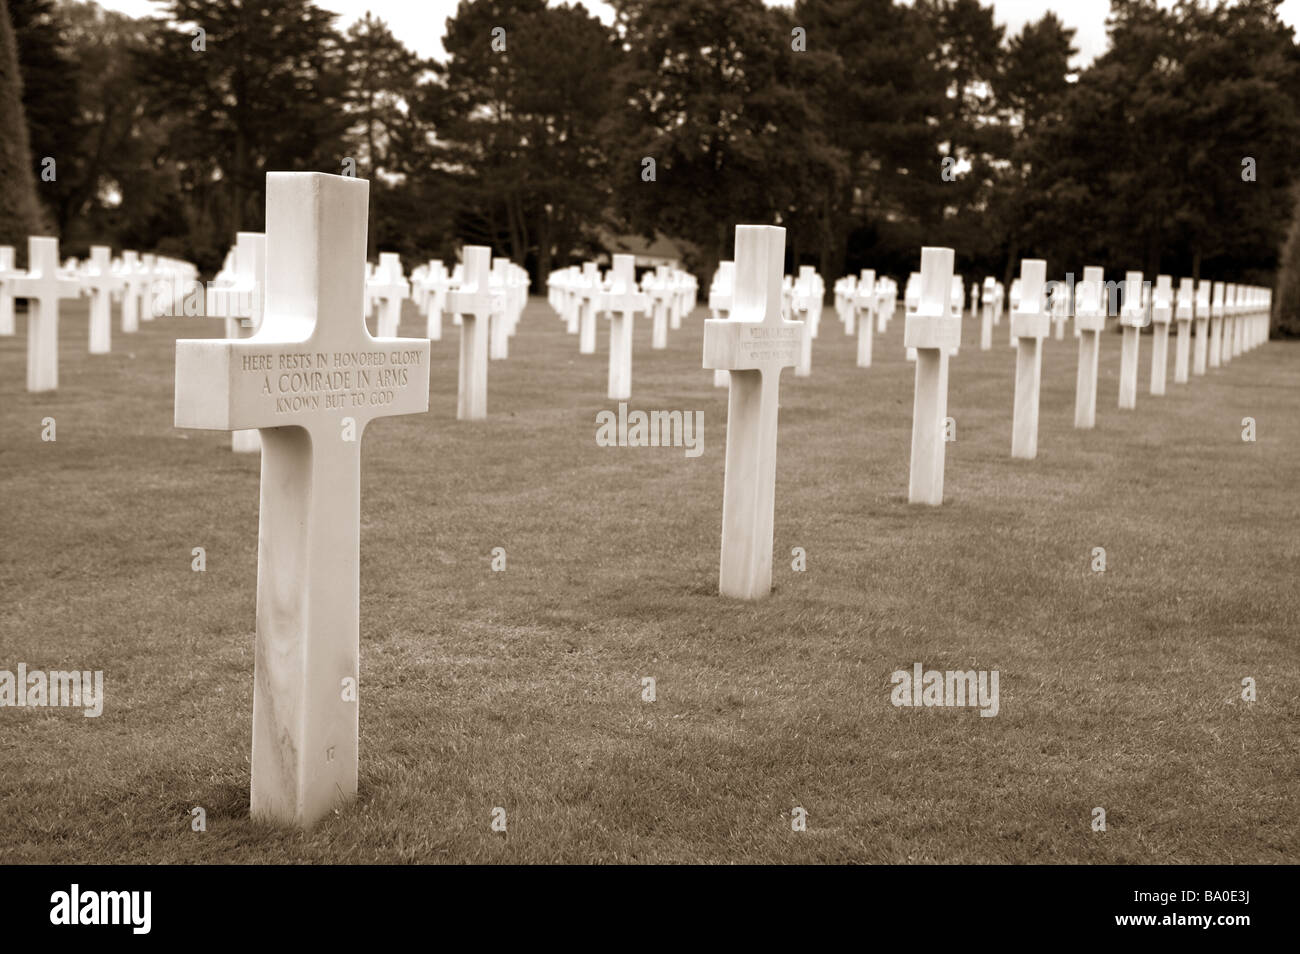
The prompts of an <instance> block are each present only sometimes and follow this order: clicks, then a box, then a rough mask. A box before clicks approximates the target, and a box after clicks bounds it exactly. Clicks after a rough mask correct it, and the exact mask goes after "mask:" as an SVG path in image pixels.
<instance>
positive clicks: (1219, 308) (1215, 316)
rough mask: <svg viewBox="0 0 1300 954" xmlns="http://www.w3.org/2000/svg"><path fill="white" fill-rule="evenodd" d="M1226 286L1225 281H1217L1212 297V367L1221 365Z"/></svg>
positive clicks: (1210, 344)
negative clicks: (1220, 355)
mask: <svg viewBox="0 0 1300 954" xmlns="http://www.w3.org/2000/svg"><path fill="white" fill-rule="evenodd" d="M1224 290H1225V286H1224V284H1223V282H1215V283H1214V290H1213V292H1212V293H1211V297H1210V312H1209V314H1210V335H1209V349H1210V367H1212V368H1217V367H1218V366H1219V354H1220V352H1221V351H1222V350H1223V298H1224Z"/></svg>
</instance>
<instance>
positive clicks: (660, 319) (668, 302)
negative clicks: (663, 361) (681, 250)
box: [642, 265, 674, 351]
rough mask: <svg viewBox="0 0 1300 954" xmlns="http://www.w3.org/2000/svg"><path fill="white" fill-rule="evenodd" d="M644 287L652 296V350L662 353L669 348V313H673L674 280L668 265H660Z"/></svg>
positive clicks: (647, 277) (643, 283) (645, 282)
mask: <svg viewBox="0 0 1300 954" xmlns="http://www.w3.org/2000/svg"><path fill="white" fill-rule="evenodd" d="M646 279H647V280H646V281H644V282H642V285H643V286H644V287H645V288H646V289H647V290H648V291H649V294H650V309H651V314H652V315H653V317H654V324H653V326H652V328H651V331H650V348H651V349H652V350H654V351H662V350H663V349H665V348H667V347H668V313H669V312H670V311H672V300H673V292H674V287H673V280H672V274H671V270H670V269H669V267H668V266H667V265H658V266H656V267H655V270H654V272H653V273H652V274H651V275H647V276H646Z"/></svg>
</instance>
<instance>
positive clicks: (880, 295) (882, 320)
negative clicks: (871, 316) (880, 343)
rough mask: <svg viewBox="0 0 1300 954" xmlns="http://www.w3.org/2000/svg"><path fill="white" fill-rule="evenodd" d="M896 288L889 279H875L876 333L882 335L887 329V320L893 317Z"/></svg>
mask: <svg viewBox="0 0 1300 954" xmlns="http://www.w3.org/2000/svg"><path fill="white" fill-rule="evenodd" d="M897 294H898V288H897V286H896V285H895V284H894V280H893V279H892V278H889V277H887V276H886V277H881V278H877V279H876V331H877V332H878V333H879V334H882V335H883V334H884V333H885V332H886V331H887V330H888V329H889V319H891V318H893V317H894V300H895V299H896V297H897Z"/></svg>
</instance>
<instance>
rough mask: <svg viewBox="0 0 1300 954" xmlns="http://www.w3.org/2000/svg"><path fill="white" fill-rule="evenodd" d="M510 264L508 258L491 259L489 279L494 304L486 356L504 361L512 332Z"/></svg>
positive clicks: (489, 321)
mask: <svg viewBox="0 0 1300 954" xmlns="http://www.w3.org/2000/svg"><path fill="white" fill-rule="evenodd" d="M511 264H512V263H511V261H510V259H508V258H502V257H497V258H494V259H492V273H491V276H490V281H491V287H492V296H493V301H494V302H495V304H494V305H493V308H492V317H490V318H489V319H488V358H489V360H492V361H504V360H505V359H506V358H508V357H510V335H511V334H513V333H514V328H513V327H512V318H513V314H512V301H511V299H512V291H511V285H510V282H511V276H510V266H511Z"/></svg>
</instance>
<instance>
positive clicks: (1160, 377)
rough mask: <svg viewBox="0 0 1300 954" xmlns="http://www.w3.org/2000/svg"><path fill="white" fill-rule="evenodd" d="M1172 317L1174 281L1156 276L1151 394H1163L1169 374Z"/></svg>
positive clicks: (1152, 306) (1164, 276) (1170, 278)
mask: <svg viewBox="0 0 1300 954" xmlns="http://www.w3.org/2000/svg"><path fill="white" fill-rule="evenodd" d="M1173 317H1174V280H1173V278H1172V277H1171V276H1169V275H1157V276H1156V287H1155V289H1154V290H1153V292H1152V297H1151V393H1152V394H1154V395H1156V396H1160V395H1162V394H1164V393H1165V381H1166V378H1167V376H1168V373H1169V323H1170V322H1171V321H1172V320H1173Z"/></svg>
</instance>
